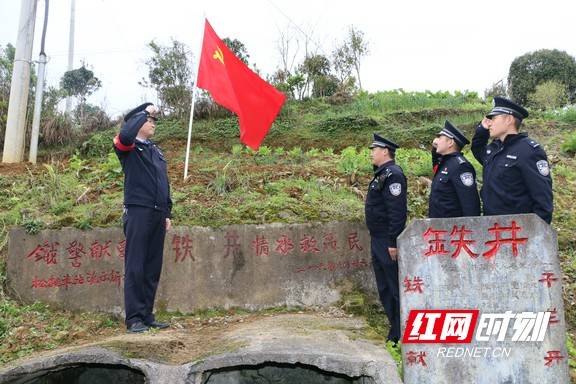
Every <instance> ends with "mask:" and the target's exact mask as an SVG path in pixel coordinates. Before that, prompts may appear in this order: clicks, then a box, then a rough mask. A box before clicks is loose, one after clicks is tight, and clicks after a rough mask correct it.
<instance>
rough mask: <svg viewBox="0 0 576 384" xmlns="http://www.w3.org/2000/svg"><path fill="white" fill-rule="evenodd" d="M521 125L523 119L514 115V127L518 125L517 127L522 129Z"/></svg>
mask: <svg viewBox="0 0 576 384" xmlns="http://www.w3.org/2000/svg"><path fill="white" fill-rule="evenodd" d="M521 125H522V120H520V119H519V118H517V117H514V127H516V129H520V126H521Z"/></svg>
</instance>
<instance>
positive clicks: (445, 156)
mask: <svg viewBox="0 0 576 384" xmlns="http://www.w3.org/2000/svg"><path fill="white" fill-rule="evenodd" d="M456 156H462V152H458V151H456V152H452V153H448V154H447V155H442V158H443V159H447V158H449V157H456Z"/></svg>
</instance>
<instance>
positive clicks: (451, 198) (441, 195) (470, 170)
mask: <svg viewBox="0 0 576 384" xmlns="http://www.w3.org/2000/svg"><path fill="white" fill-rule="evenodd" d="M432 158H433V160H432V162H433V165H435V164H434V163H435V160H434V154H433V156H432ZM437 165H438V167H434V168H435V175H434V178H433V180H432V188H431V191H430V199H429V201H428V216H429V217H432V218H442V217H462V216H480V197H479V196H478V187H477V186H476V171H475V170H474V167H473V166H472V164H470V163H469V162H468V160H466V158H465V157H464V155H462V153H460V152H454V153H451V154H448V155H443V156H441V157H440V159H439V161H438V163H437Z"/></svg>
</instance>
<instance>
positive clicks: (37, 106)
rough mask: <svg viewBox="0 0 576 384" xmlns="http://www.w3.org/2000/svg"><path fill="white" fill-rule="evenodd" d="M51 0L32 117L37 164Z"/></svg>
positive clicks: (32, 149) (33, 154) (32, 146)
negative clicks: (45, 45) (45, 49)
mask: <svg viewBox="0 0 576 384" xmlns="http://www.w3.org/2000/svg"><path fill="white" fill-rule="evenodd" d="M49 1H50V0H45V1H44V3H45V6H44V27H43V28H42V43H41V44H40V58H39V60H38V81H37V83H36V100H34V118H33V119H32V135H31V136H30V154H29V157H28V161H29V162H31V163H34V164H36V158H37V156H38V136H39V135H40V116H41V114H42V96H43V94H44V72H45V67H46V53H45V52H44V43H45V42H46V29H47V28H48V6H49Z"/></svg>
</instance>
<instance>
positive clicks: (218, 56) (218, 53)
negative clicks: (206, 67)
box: [212, 47, 224, 64]
mask: <svg viewBox="0 0 576 384" xmlns="http://www.w3.org/2000/svg"><path fill="white" fill-rule="evenodd" d="M212 58H213V59H216V60H218V61H219V62H221V63H222V64H224V55H223V54H222V50H221V49H220V47H218V48H217V49H216V50H215V51H214V54H213V55H212Z"/></svg>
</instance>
